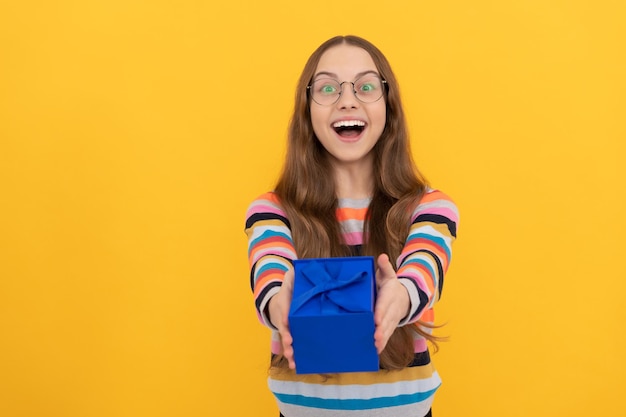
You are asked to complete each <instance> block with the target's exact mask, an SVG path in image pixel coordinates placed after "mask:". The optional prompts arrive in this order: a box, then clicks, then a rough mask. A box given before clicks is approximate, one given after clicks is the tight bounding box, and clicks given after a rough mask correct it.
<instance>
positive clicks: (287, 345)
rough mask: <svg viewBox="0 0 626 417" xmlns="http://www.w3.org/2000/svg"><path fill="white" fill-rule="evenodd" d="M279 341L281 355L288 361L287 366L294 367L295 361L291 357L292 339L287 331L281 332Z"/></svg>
mask: <svg viewBox="0 0 626 417" xmlns="http://www.w3.org/2000/svg"><path fill="white" fill-rule="evenodd" d="M280 336H281V342H282V346H283V356H284V357H285V359H287V361H288V362H289V368H291V369H295V367H296V363H295V361H294V359H293V339H292V337H291V333H289V331H285V332H283V333H281V335H280Z"/></svg>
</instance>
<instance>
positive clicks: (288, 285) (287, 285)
mask: <svg viewBox="0 0 626 417" xmlns="http://www.w3.org/2000/svg"><path fill="white" fill-rule="evenodd" d="M282 287H283V288H284V289H286V290H289V291H293V268H291V269H289V270H288V271H287V272H285V275H284V276H283V284H282Z"/></svg>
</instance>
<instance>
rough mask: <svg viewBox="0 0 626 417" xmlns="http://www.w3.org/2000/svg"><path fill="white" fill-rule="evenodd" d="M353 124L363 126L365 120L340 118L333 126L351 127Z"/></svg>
mask: <svg viewBox="0 0 626 417" xmlns="http://www.w3.org/2000/svg"><path fill="white" fill-rule="evenodd" d="M353 126H361V127H363V126H365V122H364V121H362V120H340V121H338V122H335V123H333V127H353Z"/></svg>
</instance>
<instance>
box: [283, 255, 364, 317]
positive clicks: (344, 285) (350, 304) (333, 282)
mask: <svg viewBox="0 0 626 417" xmlns="http://www.w3.org/2000/svg"><path fill="white" fill-rule="evenodd" d="M326 265H327V267H324V266H323V265H322V263H320V262H313V263H311V264H308V265H307V266H306V267H305V268H303V269H302V271H300V272H301V274H302V276H303V277H304V278H306V280H307V281H309V283H311V284H312V285H313V287H312V288H311V289H309V290H307V291H305V292H303V293H302V294H300V295H299V296H298V297H296V298H294V299H293V301H292V304H291V311H292V312H296V311H298V310H299V309H301V308H302V307H303V306H304V305H305V304H307V303H309V302H312V301H313V300H318V299H319V301H318V302H319V304H320V309H321V313H322V314H333V313H339V312H341V311H348V312H353V313H356V312H362V311H365V310H364V308H363V306H362V303H358V302H356V301H355V296H354V295H353V294H351V293H350V291H345V290H346V289H348V288H349V287H353V286H357V285H359V284H360V283H362V282H363V281H364V280H365V279H366V278H367V276H368V274H367V272H365V271H361V272H357V273H354V274H352V275H350V276H349V277H347V278H343V277H342V279H341V280H339V279H336V278H333V275H334V276H336V277H338V276H340V269H341V268H339V270H337V268H333V267H332V266H330V265H329V264H326ZM327 268H328V269H333V270H332V271H329V270H328V269H327ZM340 290H341V291H340Z"/></svg>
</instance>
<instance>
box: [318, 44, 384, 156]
mask: <svg viewBox="0 0 626 417" xmlns="http://www.w3.org/2000/svg"><path fill="white" fill-rule="evenodd" d="M364 75H365V77H363V76H364ZM377 75H378V70H377V69H376V65H375V64H374V61H373V60H372V57H371V56H370V55H369V53H368V52H367V51H365V50H364V49H361V48H359V47H356V46H351V45H345V44H343V45H338V46H335V47H333V48H331V49H329V50H327V51H326V52H325V53H324V54H323V55H322V57H321V59H320V62H319V64H318V65H317V69H316V71H315V75H314V77H313V82H314V83H315V81H316V80H320V79H324V78H325V79H334V80H336V81H338V82H339V83H343V82H344V81H347V82H345V83H343V85H342V86H341V87H339V88H341V89H342V91H343V93H342V94H341V96H340V97H339V100H338V101H337V102H336V103H334V104H331V105H321V104H318V103H316V102H315V101H313V100H312V101H311V121H312V124H313V131H314V132H315V135H316V136H317V138H318V139H319V141H320V142H321V143H322V145H323V146H324V148H325V149H326V150H327V151H328V153H329V154H330V155H331V157H332V158H333V159H334V160H335V161H334V162H338V163H340V164H351V165H352V164H354V163H363V162H365V163H371V162H372V158H371V153H370V152H371V150H372V148H373V147H374V145H376V142H378V139H379V138H380V135H381V134H382V132H383V129H384V128H385V120H386V112H387V111H386V106H385V97H384V96H383V97H380V99H379V100H377V101H374V102H368V103H364V102H362V101H360V100H359V99H357V98H356V96H355V94H354V92H353V88H352V84H351V82H355V84H357V85H356V86H355V89H357V91H359V96H360V97H363V98H365V100H366V101H370V98H368V96H367V94H370V93H369V91H372V88H374V89H377V88H381V91H380V94H382V88H383V87H384V86H382V85H377V84H376V83H372V84H370V82H369V81H368V82H367V84H365V85H360V84H361V83H360V82H356V81H357V80H358V79H361V80H363V79H366V78H369V79H370V80H377V78H376V76H377ZM372 76H373V77H372ZM323 84H324V86H323V88H324V90H323V91H324V92H327V91H328V92H332V91H333V85H332V82H329V83H328V85H326V84H327V83H326V82H323ZM334 86H335V87H337V85H336V84H334ZM372 86H374V87H372ZM316 88H317V91H318V92H319V91H320V89H319V88H318V87H316ZM311 93H312V94H316V93H315V92H313V91H312V92H311ZM314 97H315V96H314ZM370 97H371V96H370ZM376 97H379V96H378V93H374V96H373V97H372V99H375V98H376Z"/></svg>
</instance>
